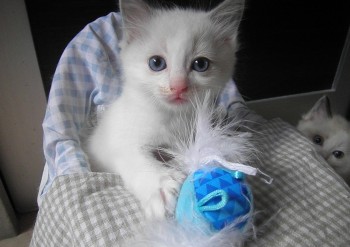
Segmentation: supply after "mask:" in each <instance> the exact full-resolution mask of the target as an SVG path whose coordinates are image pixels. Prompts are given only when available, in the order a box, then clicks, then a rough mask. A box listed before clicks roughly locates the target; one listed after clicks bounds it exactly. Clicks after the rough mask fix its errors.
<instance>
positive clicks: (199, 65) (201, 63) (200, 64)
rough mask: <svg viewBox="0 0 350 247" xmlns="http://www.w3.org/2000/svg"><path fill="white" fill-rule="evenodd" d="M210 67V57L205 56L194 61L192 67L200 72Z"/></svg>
mask: <svg viewBox="0 0 350 247" xmlns="http://www.w3.org/2000/svg"><path fill="white" fill-rule="evenodd" d="M208 68H209V59H208V58H205V57H199V58H196V59H195V60H194V61H193V63H192V69H193V70H195V71H198V72H204V71H206V70H207V69H208Z"/></svg>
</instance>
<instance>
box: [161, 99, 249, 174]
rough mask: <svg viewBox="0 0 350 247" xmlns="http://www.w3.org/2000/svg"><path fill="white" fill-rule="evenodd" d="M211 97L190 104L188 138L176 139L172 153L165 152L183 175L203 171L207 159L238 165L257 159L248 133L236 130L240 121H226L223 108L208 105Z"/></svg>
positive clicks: (212, 104)
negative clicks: (220, 159) (193, 108)
mask: <svg viewBox="0 0 350 247" xmlns="http://www.w3.org/2000/svg"><path fill="white" fill-rule="evenodd" d="M210 98H211V97H210V95H209V93H207V94H206V97H205V98H204V100H203V101H200V100H196V101H195V102H193V104H194V106H195V108H196V111H195V112H196V115H195V117H194V118H193V119H192V121H189V122H190V124H189V126H188V128H190V133H191V135H190V136H187V137H182V138H181V137H180V138H179V137H178V138H177V139H178V141H177V143H175V146H176V148H175V151H174V150H170V151H169V150H167V151H168V152H170V153H171V155H173V156H174V157H175V161H176V165H177V166H178V167H181V169H182V170H183V171H184V172H186V173H191V172H193V171H195V170H197V169H199V168H203V167H202V166H203V162H202V161H203V160H207V157H213V156H217V157H221V158H222V159H225V160H226V161H228V162H235V163H241V164H248V163H250V162H251V161H252V160H253V158H255V157H256V151H255V150H256V149H255V148H254V145H253V144H252V141H251V137H252V135H251V133H243V132H239V131H237V129H238V128H239V126H240V124H241V122H240V121H239V120H237V119H233V120H230V121H229V120H228V119H226V118H225V112H224V111H223V109H221V108H218V107H216V106H215V104H214V103H212V102H210ZM184 121H185V120H184ZM187 121H188V120H187ZM174 139H176V138H174Z"/></svg>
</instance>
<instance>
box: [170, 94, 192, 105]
mask: <svg viewBox="0 0 350 247" xmlns="http://www.w3.org/2000/svg"><path fill="white" fill-rule="evenodd" d="M169 102H170V103H173V104H176V105H181V104H184V103H187V102H188V100H187V99H186V98H185V97H184V96H182V95H173V96H171V97H170V98H169Z"/></svg>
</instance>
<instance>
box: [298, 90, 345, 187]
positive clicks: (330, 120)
mask: <svg viewBox="0 0 350 247" xmlns="http://www.w3.org/2000/svg"><path fill="white" fill-rule="evenodd" d="M297 128H298V129H299V130H300V131H301V132H302V133H304V134H305V136H307V137H308V138H309V139H310V140H311V141H312V142H313V144H314V145H315V148H316V150H317V152H318V153H319V154H321V156H322V157H323V158H324V159H325V160H326V161H327V162H328V163H329V164H330V165H331V166H332V167H333V168H334V170H335V171H336V172H337V173H338V174H339V175H340V176H342V177H343V178H344V179H345V181H347V182H348V183H349V184H350V123H349V122H347V121H346V120H345V119H344V118H343V117H341V116H339V115H332V112H331V108H330V104H329V100H328V98H327V97H326V96H324V97H322V98H321V99H319V100H318V101H317V102H316V104H315V105H314V106H313V107H312V109H311V110H310V111H309V112H308V113H307V114H305V115H304V116H303V117H302V119H301V120H300V121H299V124H298V126H297Z"/></svg>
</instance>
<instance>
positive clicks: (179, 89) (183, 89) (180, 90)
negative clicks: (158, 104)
mask: <svg viewBox="0 0 350 247" xmlns="http://www.w3.org/2000/svg"><path fill="white" fill-rule="evenodd" d="M170 90H171V91H172V92H173V93H175V94H182V93H185V92H186V91H187V90H188V86H187V85H181V86H174V87H171V88H170Z"/></svg>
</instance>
